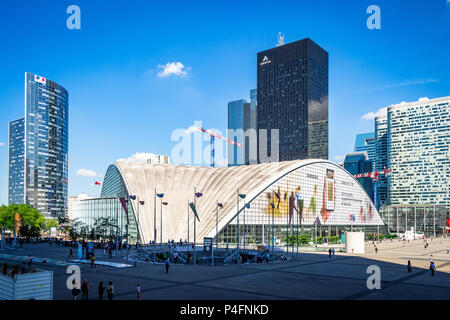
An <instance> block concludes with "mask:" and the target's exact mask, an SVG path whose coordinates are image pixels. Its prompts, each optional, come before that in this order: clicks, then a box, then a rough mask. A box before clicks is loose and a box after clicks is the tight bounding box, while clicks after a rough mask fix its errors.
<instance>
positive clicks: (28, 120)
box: [9, 72, 69, 216]
mask: <svg viewBox="0 0 450 320" xmlns="http://www.w3.org/2000/svg"><path fill="white" fill-rule="evenodd" d="M68 107H69V95H68V93H67V90H66V89H65V88H63V87H62V86H60V85H59V84H57V83H56V82H53V81H51V80H48V79H46V78H44V77H41V76H38V75H35V74H32V73H28V72H26V73H25V121H24V127H23V130H24V147H23V148H24V159H23V161H24V162H23V173H22V172H19V173H17V176H14V177H12V179H11V177H10V186H9V187H10V189H11V187H12V183H14V181H15V179H17V178H18V177H20V176H21V175H23V179H24V180H23V181H24V184H23V191H22V190H20V191H19V190H18V191H17V192H16V193H17V194H20V193H21V192H22V193H23V198H22V201H20V203H26V204H29V205H30V206H32V207H34V208H36V209H37V210H39V211H40V212H41V213H42V214H44V215H46V216H56V215H64V214H65V211H66V206H67V185H68V129H69V128H68V117H69V110H68ZM12 147H13V145H12V144H11V141H10V163H11V161H12V158H11V149H12ZM10 200H11V199H10ZM14 201H17V202H18V201H19V198H15V200H14Z"/></svg>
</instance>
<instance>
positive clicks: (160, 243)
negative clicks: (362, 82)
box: [155, 193, 164, 247]
mask: <svg viewBox="0 0 450 320" xmlns="http://www.w3.org/2000/svg"><path fill="white" fill-rule="evenodd" d="M156 195H157V196H158V198H160V199H161V214H160V225H159V226H160V228H161V230H160V231H159V246H160V247H162V205H163V201H162V199H163V198H164V193H157V194H156ZM155 212H156V209H155ZM155 224H156V213H155ZM155 238H156V237H155Z"/></svg>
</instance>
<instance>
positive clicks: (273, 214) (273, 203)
mask: <svg viewBox="0 0 450 320" xmlns="http://www.w3.org/2000/svg"><path fill="white" fill-rule="evenodd" d="M270 205H271V206H272V263H274V257H273V254H274V245H275V241H274V240H275V233H274V222H275V212H274V210H275V202H271V203H270Z"/></svg>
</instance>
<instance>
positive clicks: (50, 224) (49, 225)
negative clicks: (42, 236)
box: [45, 218, 59, 232]
mask: <svg viewBox="0 0 450 320" xmlns="http://www.w3.org/2000/svg"><path fill="white" fill-rule="evenodd" d="M58 226H59V222H58V220H56V219H53V218H50V219H46V220H45V231H46V232H49V231H50V228H53V227H54V228H58Z"/></svg>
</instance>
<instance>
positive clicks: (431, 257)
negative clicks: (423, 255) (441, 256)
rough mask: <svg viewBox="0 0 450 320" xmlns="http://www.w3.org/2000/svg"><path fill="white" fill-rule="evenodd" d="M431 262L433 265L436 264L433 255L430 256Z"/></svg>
mask: <svg viewBox="0 0 450 320" xmlns="http://www.w3.org/2000/svg"><path fill="white" fill-rule="evenodd" d="M430 262H431V263H433V262H434V260H433V255H432V254H430Z"/></svg>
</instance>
